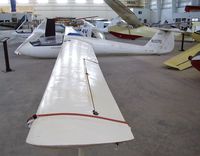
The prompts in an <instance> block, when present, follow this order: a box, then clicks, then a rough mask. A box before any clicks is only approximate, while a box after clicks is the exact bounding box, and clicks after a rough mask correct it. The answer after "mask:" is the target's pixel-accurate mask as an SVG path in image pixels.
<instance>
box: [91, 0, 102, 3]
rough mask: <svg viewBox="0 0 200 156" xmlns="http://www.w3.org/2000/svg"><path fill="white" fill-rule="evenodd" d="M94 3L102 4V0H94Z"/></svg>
mask: <svg viewBox="0 0 200 156" xmlns="http://www.w3.org/2000/svg"><path fill="white" fill-rule="evenodd" d="M93 2H94V3H95V4H103V3H104V0H94V1H93Z"/></svg>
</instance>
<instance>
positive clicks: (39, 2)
mask: <svg viewBox="0 0 200 156" xmlns="http://www.w3.org/2000/svg"><path fill="white" fill-rule="evenodd" d="M48 2H49V0H37V3H38V4H46V3H48Z"/></svg>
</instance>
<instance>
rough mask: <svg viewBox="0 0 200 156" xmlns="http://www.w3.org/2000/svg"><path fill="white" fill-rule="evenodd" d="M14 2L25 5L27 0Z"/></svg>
mask: <svg viewBox="0 0 200 156" xmlns="http://www.w3.org/2000/svg"><path fill="white" fill-rule="evenodd" d="M16 2H17V3H19V4H27V3H29V0H17V1H16Z"/></svg>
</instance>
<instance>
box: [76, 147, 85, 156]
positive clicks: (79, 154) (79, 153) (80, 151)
mask: <svg viewBox="0 0 200 156" xmlns="http://www.w3.org/2000/svg"><path fill="white" fill-rule="evenodd" d="M78 156H85V152H84V150H83V149H82V148H78Z"/></svg>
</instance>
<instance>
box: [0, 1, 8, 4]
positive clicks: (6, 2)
mask: <svg viewBox="0 0 200 156" xmlns="http://www.w3.org/2000/svg"><path fill="white" fill-rule="evenodd" d="M0 4H8V0H0Z"/></svg>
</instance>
